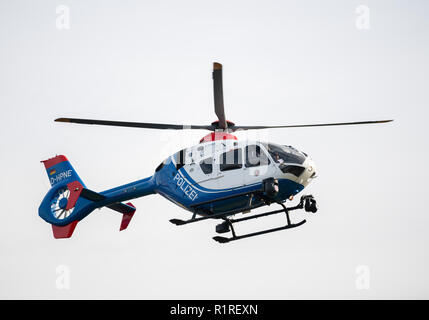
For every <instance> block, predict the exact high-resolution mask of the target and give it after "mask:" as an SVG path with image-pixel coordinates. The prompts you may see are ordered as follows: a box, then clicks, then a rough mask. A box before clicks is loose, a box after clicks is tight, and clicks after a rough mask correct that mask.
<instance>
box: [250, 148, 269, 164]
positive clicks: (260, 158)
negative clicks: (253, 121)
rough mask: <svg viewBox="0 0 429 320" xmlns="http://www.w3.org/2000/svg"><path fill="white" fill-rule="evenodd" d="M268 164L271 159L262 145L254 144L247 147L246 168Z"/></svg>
mask: <svg viewBox="0 0 429 320" xmlns="http://www.w3.org/2000/svg"><path fill="white" fill-rule="evenodd" d="M268 164H270V160H269V159H268V156H267V155H266V154H265V152H264V151H262V150H261V147H260V146H258V145H256V144H254V145H250V146H247V147H246V168H249V167H258V166H266V165H268Z"/></svg>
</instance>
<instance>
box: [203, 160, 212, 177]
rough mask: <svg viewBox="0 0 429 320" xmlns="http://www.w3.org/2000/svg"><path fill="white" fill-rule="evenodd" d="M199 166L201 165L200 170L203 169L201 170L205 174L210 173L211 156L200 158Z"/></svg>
mask: <svg viewBox="0 0 429 320" xmlns="http://www.w3.org/2000/svg"><path fill="white" fill-rule="evenodd" d="M200 167H201V170H203V172H204V173H205V174H210V173H212V172H213V158H207V159H204V160H201V162H200Z"/></svg>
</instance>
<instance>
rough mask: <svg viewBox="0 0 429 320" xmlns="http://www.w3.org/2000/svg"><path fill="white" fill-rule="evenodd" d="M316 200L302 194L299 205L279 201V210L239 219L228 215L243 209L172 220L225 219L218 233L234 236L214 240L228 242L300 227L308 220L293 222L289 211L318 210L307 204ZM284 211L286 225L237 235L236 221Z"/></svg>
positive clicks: (192, 221) (252, 207)
mask: <svg viewBox="0 0 429 320" xmlns="http://www.w3.org/2000/svg"><path fill="white" fill-rule="evenodd" d="M309 201H310V202H311V201H314V203H315V200H314V198H313V196H311V195H307V196H302V197H301V200H300V202H299V204H298V205H296V206H294V207H290V208H287V207H286V206H285V205H284V204H283V203H281V202H277V204H279V205H280V206H281V207H282V208H281V209H279V210H273V211H268V212H264V213H260V214H256V215H253V216H248V217H243V218H238V219H230V218H228V216H231V215H233V214H236V213H240V212H243V210H242V209H240V210H232V211H228V212H222V213H216V214H209V215H205V216H202V217H198V218H196V213H195V212H194V214H193V216H192V218H191V219H189V220H180V219H171V220H170V222H171V223H173V224H175V225H184V224H188V223H194V222H198V221H203V220H207V219H223V220H224V222H223V223H221V224H219V225H218V226H217V227H216V232H218V233H225V232H229V231H231V233H232V237H230V238H227V237H221V236H216V237H213V239H214V240H216V241H217V242H219V243H227V242H230V241H235V240H239V239H244V238H250V237H254V236H258V235H262V234H266V233H271V232H276V231H281V230H286V229H291V228H296V227H299V226H300V225H303V224H304V223H305V222H306V220H302V221H300V222H298V223H292V222H291V220H290V217H289V212H290V211H293V210H298V209H303V208H304V207H305V210H306V211H311V212H316V211H317V209H316V210H311V208H310V209H308V208H307V204H308V202H309ZM257 207H259V206H249V207H247V208H246V211H249V210H251V209H255V208H257ZM281 212H284V213H285V215H286V221H287V223H286V225H284V226H281V227H277V228H272V229H266V230H262V231H257V232H252V233H247V234H244V235H237V234H236V232H235V230H234V226H233V224H234V223H238V222H241V221H246V220H251V219H257V218H261V217H266V216H270V215H273V214H278V213H281Z"/></svg>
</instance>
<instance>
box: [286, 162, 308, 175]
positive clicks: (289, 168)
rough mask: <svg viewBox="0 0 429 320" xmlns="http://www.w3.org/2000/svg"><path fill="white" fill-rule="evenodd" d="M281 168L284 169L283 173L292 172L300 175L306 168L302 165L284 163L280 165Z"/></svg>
mask: <svg viewBox="0 0 429 320" xmlns="http://www.w3.org/2000/svg"><path fill="white" fill-rule="evenodd" d="M280 170H282V171H283V173H291V174H293V175H294V176H297V177H299V176H300V175H301V174H302V173H303V172H304V170H305V168H304V167H301V166H293V165H285V164H283V163H282V164H281V165H280Z"/></svg>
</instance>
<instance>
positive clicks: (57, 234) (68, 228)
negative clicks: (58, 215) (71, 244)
mask: <svg viewBox="0 0 429 320" xmlns="http://www.w3.org/2000/svg"><path fill="white" fill-rule="evenodd" d="M78 222H79V221H77V220H76V221H73V222H72V223H69V224H68V225H65V226H62V227H60V226H54V225H52V231H53V232H54V238H55V239H62V238H70V237H71V236H72V234H73V231H74V229H75V228H76V225H77V223H78Z"/></svg>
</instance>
